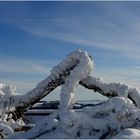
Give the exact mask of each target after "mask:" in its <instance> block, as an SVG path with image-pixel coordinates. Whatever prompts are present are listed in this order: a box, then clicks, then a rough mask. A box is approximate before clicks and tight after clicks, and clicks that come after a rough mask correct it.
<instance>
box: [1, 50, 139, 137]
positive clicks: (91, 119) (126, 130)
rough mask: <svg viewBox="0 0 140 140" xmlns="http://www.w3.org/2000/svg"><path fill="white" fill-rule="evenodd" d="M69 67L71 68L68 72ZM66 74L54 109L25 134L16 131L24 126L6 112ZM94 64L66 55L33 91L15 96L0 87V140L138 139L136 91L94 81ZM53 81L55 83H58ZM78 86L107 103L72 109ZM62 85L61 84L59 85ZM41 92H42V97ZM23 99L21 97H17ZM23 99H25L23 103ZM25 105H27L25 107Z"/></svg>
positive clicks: (84, 54)
mask: <svg viewBox="0 0 140 140" xmlns="http://www.w3.org/2000/svg"><path fill="white" fill-rule="evenodd" d="M71 67H73V68H72V69H71ZM66 69H67V70H70V72H69V74H66V76H63V78H62V79H63V80H64V84H63V85H62V88H61V93H60V104H59V107H58V109H56V110H54V111H53V112H52V113H51V114H50V115H48V116H45V117H44V118H40V117H38V121H37V122H36V124H35V125H32V128H31V129H29V130H28V131H25V130H24V131H23V130H22V131H20V132H17V131H15V129H17V128H20V127H22V126H24V125H26V124H25V123H24V122H23V121H22V120H14V119H12V117H10V116H9V112H12V111H14V110H15V109H16V108H17V107H18V105H19V104H20V106H22V105H23V104H24V103H26V100H27V102H28V103H30V102H32V103H33V102H34V100H33V99H34V97H39V98H40V96H39V95H41V93H42V92H45V89H46V86H48V83H49V82H50V81H51V80H52V79H53V81H55V79H57V78H58V79H59V78H60V75H62V74H63V73H64V71H65V70H66ZM93 69H94V62H93V61H92V59H91V58H90V56H89V54H88V53H87V52H84V51H81V50H79V51H75V52H72V53H70V54H69V55H68V56H67V57H66V59H65V60H64V61H62V63H60V64H58V66H56V67H54V68H53V69H52V71H51V75H50V76H49V78H47V79H45V80H43V81H41V82H40V83H39V84H37V86H36V88H35V89H34V90H32V91H31V92H28V93H27V94H26V95H25V96H15V95H14V94H13V93H14V91H15V87H13V86H6V85H4V84H1V85H0V95H1V97H0V104H1V107H0V111H1V118H0V119H1V120H0V128H1V129H0V130H1V131H0V133H1V138H4V137H7V138H13V139H19V138H22V139H23V138H24V139H40V138H42V139H43V138H45V139H51V138H53V139H62V138H63V139H65V138H70V139H71V138H72V139H83V138H90V139H94V138H96V139H107V138H110V139H114V138H115V139H116V138H121V139H124V138H129V139H130V138H135V139H136V138H137V139H139V138H140V91H139V90H138V89H135V88H132V87H130V86H127V85H125V84H120V83H109V84H108V83H106V82H104V81H103V80H101V79H100V78H94V77H92V76H91V73H92V72H93ZM58 79H57V80H58ZM80 81H82V83H81V84H82V85H84V86H85V87H87V88H90V89H94V90H95V89H96V91H98V92H100V93H101V94H103V95H105V96H107V97H109V98H108V100H106V101H104V102H102V103H99V104H97V105H95V106H86V107H83V108H81V110H80V111H75V110H74V109H73V107H74V104H75V92H76V89H77V87H78V85H79V82H80ZM62 83H63V82H62ZM44 95H45V93H43V96H44ZM21 97H24V98H21ZM25 99H26V100H25ZM26 105H27V106H28V104H26Z"/></svg>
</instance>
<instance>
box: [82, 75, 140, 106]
mask: <svg viewBox="0 0 140 140" xmlns="http://www.w3.org/2000/svg"><path fill="white" fill-rule="evenodd" d="M80 84H81V85H82V86H84V87H85V88H88V89H92V90H94V91H95V92H96V91H97V92H99V93H101V94H102V95H104V96H107V97H109V98H110V97H115V96H119V97H126V98H129V99H130V100H132V101H133V103H134V104H135V105H136V106H137V107H139V108H140V91H139V90H138V89H136V88H132V87H130V86H128V85H125V84H121V83H106V82H105V81H103V80H102V79H101V78H96V77H92V76H88V77H86V78H84V79H82V80H81V81H80Z"/></svg>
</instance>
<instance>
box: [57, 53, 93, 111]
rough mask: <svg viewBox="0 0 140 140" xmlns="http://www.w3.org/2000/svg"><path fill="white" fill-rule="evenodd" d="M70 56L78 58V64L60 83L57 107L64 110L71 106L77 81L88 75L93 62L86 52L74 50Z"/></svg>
mask: <svg viewBox="0 0 140 140" xmlns="http://www.w3.org/2000/svg"><path fill="white" fill-rule="evenodd" d="M71 58H73V59H76V60H79V64H78V65H77V66H76V67H75V68H74V69H73V70H72V71H71V72H70V75H69V76H68V77H67V79H66V80H65V83H64V84H63V85H62V89H61V94H60V105H59V109H60V110H61V111H64V112H65V111H67V110H68V109H70V108H73V105H74V103H75V102H74V99H75V91H76V88H77V87H78V85H79V81H80V80H81V79H83V78H86V77H87V76H89V75H90V74H91V72H92V71H93V63H92V61H91V58H90V57H89V54H88V53H87V52H82V51H79V53H77V52H74V53H72V54H71Z"/></svg>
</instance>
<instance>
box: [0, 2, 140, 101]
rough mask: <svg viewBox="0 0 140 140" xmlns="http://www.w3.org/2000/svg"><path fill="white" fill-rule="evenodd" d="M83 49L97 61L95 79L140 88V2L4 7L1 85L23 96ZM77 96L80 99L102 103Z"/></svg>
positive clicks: (0, 6) (89, 94) (12, 4)
mask: <svg viewBox="0 0 140 140" xmlns="http://www.w3.org/2000/svg"><path fill="white" fill-rule="evenodd" d="M78 48H81V49H82V50H86V51H88V52H89V53H90V54H91V56H92V57H93V59H94V62H95V69H94V73H93V75H95V76H99V77H102V78H103V79H104V80H105V81H107V82H121V83H126V84H129V85H132V86H134V87H137V88H140V2H121V1H120V2H119V1H118V2H101V1H100V2H95V1H92V2H82V1H81V2H80V1H77V2H66V1H65V2H64V1H63V2H48V1H46V2H2V1H0V82H4V83H7V84H15V85H16V87H17V92H18V93H21V94H22V93H26V92H27V91H29V90H30V89H32V88H33V87H34V86H35V85H36V83H38V82H39V81H40V80H42V79H44V78H45V77H47V76H48V75H49V72H50V70H51V68H52V67H53V66H55V65H57V64H58V63H59V62H60V61H61V60H63V59H64V57H65V56H66V55H67V54H68V53H69V52H71V51H74V50H77V49H78ZM59 92H60V91H59V89H56V91H55V92H54V94H51V95H49V97H48V99H57V98H58V96H59V94H58V93H59ZM77 92H78V93H77V94H78V95H77V98H78V99H85V98H88V99H89V98H90V99H92V98H95V97H97V98H101V96H100V95H98V94H93V93H92V92H91V91H88V90H84V89H83V88H78V91H77ZM83 92H86V94H85V93H83ZM56 93H57V94H56Z"/></svg>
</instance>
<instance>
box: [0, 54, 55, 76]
mask: <svg viewBox="0 0 140 140" xmlns="http://www.w3.org/2000/svg"><path fill="white" fill-rule="evenodd" d="M56 63H57V62H56V61H44V60H35V59H34V60H32V59H21V58H14V57H6V56H4V57H2V58H0V72H4V73H6V72H9V73H27V74H49V73H50V70H51V67H52V66H53V65H54V64H56Z"/></svg>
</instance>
